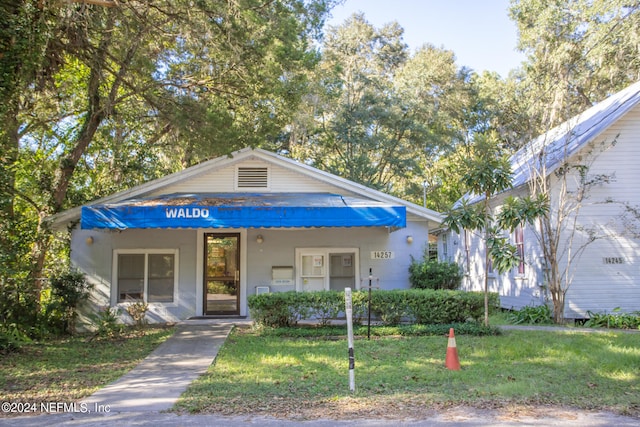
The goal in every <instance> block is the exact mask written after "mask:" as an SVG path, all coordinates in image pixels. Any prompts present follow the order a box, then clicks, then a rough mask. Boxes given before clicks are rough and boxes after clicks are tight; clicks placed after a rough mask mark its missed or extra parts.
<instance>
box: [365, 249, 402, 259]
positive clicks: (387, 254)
mask: <svg viewBox="0 0 640 427" xmlns="http://www.w3.org/2000/svg"><path fill="white" fill-rule="evenodd" d="M395 257H396V256H395V254H394V253H393V252H392V251H371V259H394V258H395Z"/></svg>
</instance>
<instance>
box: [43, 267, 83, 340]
mask: <svg viewBox="0 0 640 427" xmlns="http://www.w3.org/2000/svg"><path fill="white" fill-rule="evenodd" d="M49 283H50V287H51V291H50V300H49V301H48V302H47V304H46V307H45V317H46V321H47V323H48V324H49V326H50V327H53V328H54V329H58V330H60V331H61V332H68V333H73V332H74V326H75V321H76V317H77V312H76V309H77V307H78V305H79V304H80V302H82V301H84V300H86V299H87V298H88V297H89V289H91V285H90V284H89V283H87V281H86V279H85V277H84V274H83V273H81V272H80V271H77V270H68V271H65V272H62V273H59V274H56V275H54V276H52V277H51V279H50V282H49Z"/></svg>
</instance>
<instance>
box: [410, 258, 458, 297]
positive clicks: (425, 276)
mask: <svg viewBox="0 0 640 427" xmlns="http://www.w3.org/2000/svg"><path fill="white" fill-rule="evenodd" d="M409 282H410V283H411V287H412V288H416V289H451V290H455V289H458V288H459V287H460V284H461V283H462V271H461V270H460V267H459V266H458V264H456V263H455V262H440V261H438V260H429V259H426V258H423V259H422V260H421V261H416V260H415V259H413V258H412V259H411V265H410V266H409Z"/></svg>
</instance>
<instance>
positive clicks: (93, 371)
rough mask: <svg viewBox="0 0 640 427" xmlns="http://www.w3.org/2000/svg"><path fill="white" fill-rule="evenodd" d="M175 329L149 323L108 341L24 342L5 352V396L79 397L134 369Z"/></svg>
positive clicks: (0, 368)
mask: <svg viewBox="0 0 640 427" xmlns="http://www.w3.org/2000/svg"><path fill="white" fill-rule="evenodd" d="M173 332H174V328H171V327H148V328H145V329H141V330H136V329H131V330H128V331H126V332H125V333H123V334H122V335H121V336H119V337H115V338H109V339H107V338H96V339H91V337H90V336H77V337H66V338H52V339H49V340H45V341H41V342H32V343H29V344H25V345H23V346H22V348H21V349H20V350H19V351H18V352H13V353H9V354H0V396H2V398H1V399H0V400H1V401H2V402H19V403H29V404H33V403H36V404H37V405H39V404H40V403H41V402H45V403H46V402H67V403H69V402H74V401H77V400H79V399H82V398H84V397H87V396H89V395H90V394H92V393H93V392H95V391H96V390H98V389H99V388H100V387H103V386H105V385H106V384H109V383H110V382H112V381H115V380H116V379H118V378H119V377H120V376H122V375H123V374H125V373H126V372H128V371H129V370H131V369H132V368H133V367H134V366H135V365H137V364H138V362H140V361H141V360H142V359H144V358H145V357H146V356H147V355H148V354H149V353H150V352H151V351H153V350H154V349H155V348H156V347H157V346H158V345H159V344H161V343H162V342H164V341H165V340H166V339H167V338H168V337H169V336H171V335H172V334H173ZM4 415H7V414H4ZM0 416H2V414H1V413H0Z"/></svg>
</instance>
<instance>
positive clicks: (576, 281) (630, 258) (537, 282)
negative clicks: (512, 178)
mask: <svg viewBox="0 0 640 427" xmlns="http://www.w3.org/2000/svg"><path fill="white" fill-rule="evenodd" d="M614 141H615V144H614V145H613V146H612V145H611V143H612V142H614ZM592 143H593V144H595V145H592V146H587V147H585V148H584V149H583V150H582V151H581V152H579V153H578V154H576V155H575V156H574V157H573V158H572V159H571V163H576V162H579V161H582V162H585V161H586V160H587V159H588V158H589V155H588V152H589V150H593V153H594V155H595V158H594V159H595V161H594V162H593V164H591V167H590V170H589V177H592V178H593V177H595V176H597V175H610V176H612V177H613V179H612V180H611V181H610V182H609V183H603V184H601V185H597V186H594V187H592V188H591V190H590V191H589V192H588V193H587V197H586V199H585V201H584V202H583V206H582V208H581V209H580V211H579V216H578V220H577V223H576V228H577V229H578V230H579V231H578V232H577V233H576V237H575V241H574V243H573V245H572V248H573V249H572V251H573V253H574V254H575V253H576V250H577V249H578V248H580V247H581V246H582V245H583V244H584V243H585V242H586V239H587V233H585V232H583V231H580V230H581V229H592V230H596V236H597V239H596V240H595V241H593V242H591V243H589V244H588V245H587V246H586V248H585V250H584V252H582V254H581V256H580V257H579V258H577V259H576V260H574V262H573V266H574V268H573V269H571V270H570V271H569V274H570V275H573V279H572V282H571V286H570V288H569V292H568V293H567V297H566V304H565V317H566V318H586V317H589V315H588V312H589V311H591V312H611V311H612V310H613V309H615V308H617V307H620V308H621V309H622V310H623V311H626V312H631V311H636V310H639V309H640V238H639V237H640V221H639V220H638V218H635V217H634V216H633V215H632V214H631V213H629V212H626V210H625V207H624V204H628V205H630V206H632V207H634V208H637V209H638V211H639V212H640V188H639V187H638V183H639V182H640V173H639V172H638V166H637V165H638V164H640V107H635V108H634V109H633V110H631V111H630V112H629V113H627V114H626V115H625V116H623V117H622V118H621V119H620V120H618V121H617V122H616V123H614V124H613V125H612V126H610V127H609V128H608V129H607V130H606V131H605V132H603V133H602V134H601V135H599V136H598V137H596V138H595V139H594V140H593V141H592ZM602 143H604V145H605V146H607V147H609V148H608V149H606V150H604V151H602V150H601V149H600V148H598V147H602V146H603V145H602ZM550 180H551V182H552V184H551V188H552V191H553V192H554V196H553V197H552V201H555V200H557V199H558V191H559V186H558V179H557V178H556V177H555V176H554V174H551V176H550ZM573 187H574V188H575V185H574V186H573ZM526 188H527V187H524V189H525V190H526ZM522 190H523V188H521V189H518V190H517V191H513V192H511V193H510V194H522ZM497 205H499V200H498V203H496V206H497ZM555 211H557V205H556V208H555V210H554V209H552V213H553V212H555ZM567 224H570V222H569V221H567ZM524 232H525V234H524V236H525V237H524V241H525V254H526V255H525V258H526V274H525V278H519V277H517V275H516V274H515V273H514V272H510V273H507V274H504V275H501V276H500V277H496V278H495V279H492V280H491V281H490V290H491V291H493V292H498V293H499V295H500V303H501V306H502V307H504V308H514V309H520V308H522V307H524V306H527V305H537V304H541V303H543V302H544V301H545V297H547V298H548V297H549V296H548V295H545V292H544V290H543V289H542V287H541V285H544V284H545V283H544V276H543V270H542V262H543V259H542V252H541V249H540V247H539V244H538V241H537V234H536V233H535V228H534V226H531V225H526V226H525V229H524ZM568 232H569V231H567V233H568ZM567 233H565V235H564V237H563V239H567V238H568V234H567ZM470 240H471V246H470V251H469V253H470V257H471V258H470V259H469V262H468V263H467V261H466V250H465V246H464V239H463V237H462V235H458V234H455V233H453V232H449V233H446V234H443V235H442V237H441V239H440V241H439V248H440V250H442V249H443V248H444V245H445V241H446V246H447V251H448V254H449V255H448V258H449V259H452V260H455V261H456V262H457V263H458V264H459V265H461V266H462V267H463V268H464V269H465V273H466V275H465V279H464V282H463V287H464V289H467V290H482V289H483V288H484V283H483V277H484V247H483V243H482V240H481V238H479V237H473V238H471V239H470ZM512 243H513V240H512ZM619 262H622V263H619ZM467 266H469V267H467ZM469 268H470V270H471V271H468V270H469ZM560 268H561V271H563V270H564V268H565V264H562V263H561V265H560Z"/></svg>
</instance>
